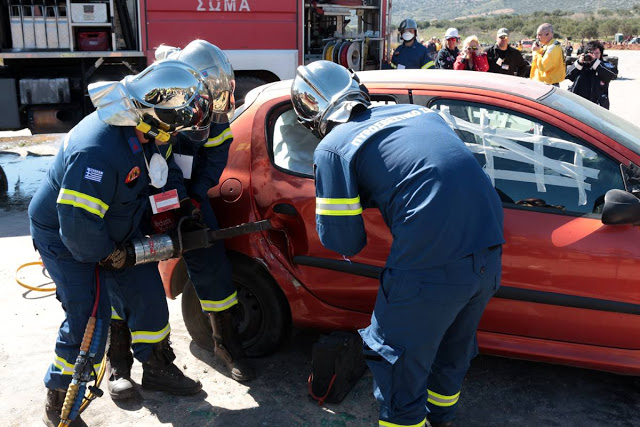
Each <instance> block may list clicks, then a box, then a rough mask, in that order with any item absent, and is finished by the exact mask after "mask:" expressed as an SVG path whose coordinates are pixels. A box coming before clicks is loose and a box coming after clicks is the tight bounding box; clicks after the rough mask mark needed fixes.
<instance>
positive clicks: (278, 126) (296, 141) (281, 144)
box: [271, 109, 320, 176]
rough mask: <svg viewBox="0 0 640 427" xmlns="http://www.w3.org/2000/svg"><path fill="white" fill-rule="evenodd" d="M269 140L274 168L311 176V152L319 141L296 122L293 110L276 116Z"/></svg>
mask: <svg viewBox="0 0 640 427" xmlns="http://www.w3.org/2000/svg"><path fill="white" fill-rule="evenodd" d="M271 140H272V141H273V144H272V149H273V161H274V163H275V164H276V166H279V167H280V168H282V169H284V170H286V171H290V172H296V173H301V174H304V175H311V176H313V151H314V150H315V149H316V147H317V145H318V143H319V142H320V139H319V138H318V137H317V136H315V135H314V134H313V133H312V132H311V131H310V130H309V129H307V128H306V127H304V126H303V125H302V124H300V123H299V122H298V119H297V116H296V113H295V111H293V109H289V110H286V111H285V112H283V113H282V114H280V116H278V118H277V119H276V121H275V124H274V126H273V138H272V139H271Z"/></svg>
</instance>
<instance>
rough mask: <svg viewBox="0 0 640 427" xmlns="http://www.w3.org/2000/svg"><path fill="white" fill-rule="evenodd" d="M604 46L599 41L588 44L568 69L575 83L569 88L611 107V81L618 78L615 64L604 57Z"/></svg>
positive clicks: (568, 77)
mask: <svg viewBox="0 0 640 427" xmlns="http://www.w3.org/2000/svg"><path fill="white" fill-rule="evenodd" d="M603 54H604V46H603V45H602V43H600V42H598V41H590V42H589V43H587V44H586V46H585V49H584V53H582V54H580V56H578V60H577V61H576V62H574V63H573V65H571V67H569V69H568V70H567V77H566V78H567V79H569V80H571V81H572V82H573V84H572V85H571V87H569V90H570V91H571V92H573V93H575V94H576V95H580V96H581V97H583V98H586V99H588V100H589V101H591V102H593V103H596V104H598V105H600V106H601V107H604V108H606V109H607V110H608V109H609V82H610V81H611V80H615V79H617V78H618V69H617V68H616V66H615V65H613V64H612V63H610V62H609V61H606V60H605V59H604V58H603Z"/></svg>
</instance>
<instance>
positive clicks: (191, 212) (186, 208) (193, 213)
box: [180, 198, 204, 222]
mask: <svg viewBox="0 0 640 427" xmlns="http://www.w3.org/2000/svg"><path fill="white" fill-rule="evenodd" d="M185 216H186V217H189V218H191V219H193V220H195V221H197V222H203V220H204V217H203V216H202V211H200V209H198V208H196V207H195V205H194V204H193V202H192V201H191V199H189V198H187V199H182V200H180V217H181V218H182V217H185Z"/></svg>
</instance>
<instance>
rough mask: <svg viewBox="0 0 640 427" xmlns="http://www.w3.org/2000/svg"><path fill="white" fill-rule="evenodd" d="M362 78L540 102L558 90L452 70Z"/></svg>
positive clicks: (283, 84)
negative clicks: (496, 93)
mask: <svg viewBox="0 0 640 427" xmlns="http://www.w3.org/2000/svg"><path fill="white" fill-rule="evenodd" d="M357 74H358V78H359V79H360V81H361V83H363V84H365V85H376V86H382V87H385V86H388V87H408V88H410V89H420V88H419V87H417V86H425V87H426V86H430V87H433V86H443V87H446V86H454V87H461V88H464V87H467V88H470V89H481V90H489V91H495V92H502V93H505V94H509V95H513V96H518V97H524V98H530V99H535V100H540V99H542V98H544V97H546V96H547V95H549V94H550V93H551V92H553V91H554V90H555V87H554V86H550V85H546V84H544V83H540V82H538V81H533V80H530V79H526V78H522V77H515V76H507V75H503V74H493V73H482V72H477V71H459V70H456V71H452V70H377V71H359V72H358V73H357ZM290 88H291V80H285V81H280V82H276V83H273V84H271V85H269V86H268V87H265V88H264V91H265V92H271V91H272V90H274V91H282V90H286V91H288V90H290Z"/></svg>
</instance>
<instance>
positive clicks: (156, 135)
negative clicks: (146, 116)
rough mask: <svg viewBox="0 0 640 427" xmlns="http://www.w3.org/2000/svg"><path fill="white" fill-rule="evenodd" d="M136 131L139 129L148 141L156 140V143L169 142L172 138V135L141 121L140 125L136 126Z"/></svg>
mask: <svg viewBox="0 0 640 427" xmlns="http://www.w3.org/2000/svg"><path fill="white" fill-rule="evenodd" d="M136 129H138V130H139V131H140V132H142V133H143V134H144V136H145V138H147V139H152V138H153V139H155V140H156V141H160V142H169V139H170V138H171V134H169V133H167V132H165V131H163V130H161V129H158V128H157V127H155V126H152V125H150V124H149V123H147V122H145V121H144V120H140V123H138V125H137V126H136Z"/></svg>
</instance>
